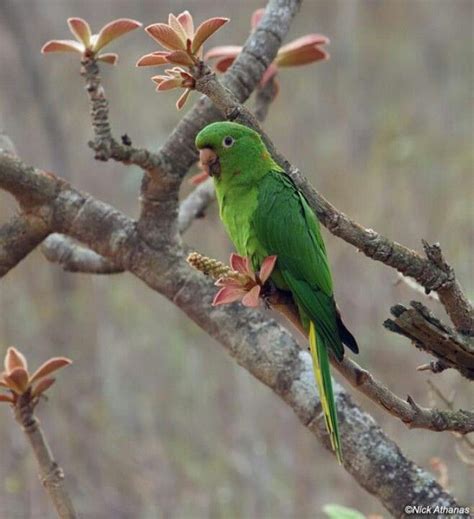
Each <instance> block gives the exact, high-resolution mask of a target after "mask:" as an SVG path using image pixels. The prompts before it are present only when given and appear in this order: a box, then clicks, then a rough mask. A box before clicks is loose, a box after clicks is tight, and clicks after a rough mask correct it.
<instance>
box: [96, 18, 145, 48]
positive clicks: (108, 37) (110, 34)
mask: <svg viewBox="0 0 474 519" xmlns="http://www.w3.org/2000/svg"><path fill="white" fill-rule="evenodd" d="M141 26H142V24H141V23H140V22H137V21H136V20H130V19H129V18H119V19H118V20H113V21H112V22H109V23H108V24H106V25H104V26H103V27H102V29H101V30H100V32H99V34H98V36H97V39H96V40H95V42H94V45H93V51H94V52H98V51H99V50H100V49H102V48H104V47H105V46H106V45H108V44H109V43H110V42H111V41H112V40H115V39H116V38H119V37H120V36H123V35H124V34H126V33H127V32H130V31H133V30H134V29H138V27H141Z"/></svg>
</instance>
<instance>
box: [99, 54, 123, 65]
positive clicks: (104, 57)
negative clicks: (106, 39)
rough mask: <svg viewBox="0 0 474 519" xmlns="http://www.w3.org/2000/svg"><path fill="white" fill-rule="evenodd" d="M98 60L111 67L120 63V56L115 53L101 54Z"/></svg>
mask: <svg viewBox="0 0 474 519" xmlns="http://www.w3.org/2000/svg"><path fill="white" fill-rule="evenodd" d="M97 59H98V60H99V61H103V62H104V63H108V64H109V65H116V64H117V62H118V54H115V52H106V53H105V54H99V56H97Z"/></svg>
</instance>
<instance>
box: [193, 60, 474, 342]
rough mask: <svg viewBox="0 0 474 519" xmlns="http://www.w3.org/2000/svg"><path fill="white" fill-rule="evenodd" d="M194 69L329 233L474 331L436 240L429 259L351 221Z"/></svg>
mask: <svg viewBox="0 0 474 519" xmlns="http://www.w3.org/2000/svg"><path fill="white" fill-rule="evenodd" d="M196 72H197V75H196V77H195V79H196V90H198V91H199V92H201V93H203V94H205V95H207V96H208V97H209V99H211V100H212V102H213V103H214V104H215V105H216V107H217V108H218V109H219V110H220V111H221V113H222V114H223V116H224V117H225V118H226V119H230V120H235V121H238V122H240V123H241V124H245V125H246V126H249V127H251V128H253V129H255V130H256V131H258V132H259V133H260V134H261V135H262V138H263V140H264V142H265V144H266V146H267V148H268V150H269V151H270V153H271V154H272V155H273V157H274V158H275V160H276V161H277V162H278V163H279V164H280V165H281V166H282V167H283V168H284V169H285V171H286V173H287V174H288V175H289V176H290V178H291V179H292V180H293V182H294V183H295V185H296V186H297V187H298V188H299V189H300V190H301V191H302V193H303V194H304V195H305V197H306V199H307V200H308V203H309V204H310V206H311V207H312V209H313V210H314V212H315V213H316V214H317V216H318V219H319V220H320V222H321V223H322V224H323V225H324V226H325V227H327V229H328V230H329V231H330V232H331V233H332V234H334V235H335V236H338V237H340V238H342V239H343V240H344V241H346V242H348V243H350V244H351V245H354V246H355V247H357V249H358V250H360V251H361V252H363V253H364V254H365V255H366V256H368V257H369V258H372V259H374V260H376V261H380V262H382V263H385V264H386V265H388V266H389V267H392V268H394V269H396V270H397V271H398V272H400V273H401V274H403V275H404V276H408V277H412V278H413V279H415V280H416V281H417V282H418V283H420V284H421V285H422V286H423V287H424V288H425V289H426V290H427V291H431V290H436V291H437V292H438V294H439V297H440V300H441V302H442V303H443V305H444V307H445V309H446V311H447V313H448V315H449V316H450V318H451V320H452V321H453V324H454V325H455V326H456V329H457V330H458V331H459V332H460V333H463V334H465V335H472V336H474V310H473V307H472V304H471V303H470V301H469V300H468V299H467V297H466V296H465V295H464V293H463V291H462V289H461V286H460V285H459V283H458V282H457V281H456V278H455V275H454V270H453V269H452V268H451V267H450V266H449V265H448V264H447V263H446V262H445V261H444V258H443V257H442V254H441V249H440V248H439V245H435V246H429V245H427V244H426V243H425V251H426V254H427V258H423V257H422V256H421V255H420V254H418V253H417V252H415V251H413V250H411V249H408V248H407V247H404V246H403V245H400V244H399V243H397V242H394V241H391V240H389V239H388V238H386V237H385V236H382V235H381V234H379V233H377V232H375V231H374V230H372V229H365V228H364V227H362V226H361V225H360V224H358V223H356V222H354V221H353V220H351V219H350V218H349V217H347V216H346V215H345V214H344V213H342V212H341V211H339V210H337V209H336V208H335V207H334V206H333V205H332V204H330V203H329V202H328V201H327V200H326V199H325V198H324V197H323V196H322V195H321V194H320V193H318V192H317V191H316V190H315V189H313V188H312V187H311V185H310V184H309V182H308V180H307V179H306V178H305V177H304V176H303V175H302V173H301V172H300V171H299V170H298V169H297V168H296V167H294V166H292V165H291V164H290V163H289V162H288V161H287V160H286V159H285V158H284V157H283V156H282V155H280V154H279V153H278V152H277V151H276V149H275V146H274V145H273V143H272V141H271V140H270V138H269V137H268V135H266V133H265V132H264V131H263V130H262V128H261V127H260V125H259V123H258V121H257V119H256V118H255V116H254V115H253V114H252V113H251V112H250V111H249V110H248V109H247V108H245V107H244V106H243V105H242V104H241V103H240V102H239V100H238V99H237V97H236V96H234V95H233V94H232V93H231V92H230V91H229V90H228V89H227V88H226V87H225V84H224V82H223V81H222V82H221V81H220V80H219V79H218V78H217V76H216V74H215V73H214V72H212V71H211V70H210V69H209V67H207V66H203V67H201V68H200V69H199V70H198V71H196Z"/></svg>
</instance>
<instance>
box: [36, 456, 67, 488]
mask: <svg viewBox="0 0 474 519" xmlns="http://www.w3.org/2000/svg"><path fill="white" fill-rule="evenodd" d="M63 480H64V471H63V469H62V468H61V467H60V466H59V465H58V464H57V463H56V462H55V461H54V462H53V463H52V464H51V467H50V469H49V471H48V472H47V474H44V475H40V481H41V484H42V485H43V486H44V487H45V488H51V487H60V486H61V485H62V482H63Z"/></svg>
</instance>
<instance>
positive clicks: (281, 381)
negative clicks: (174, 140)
mask: <svg viewBox="0 0 474 519" xmlns="http://www.w3.org/2000/svg"><path fill="white" fill-rule="evenodd" d="M18 168H19V165H18V162H17V161H12V159H11V156H8V155H3V156H2V155H0V184H1V179H2V178H3V177H9V176H10V173H11V172H9V171H8V170H9V169H14V170H18ZM23 173H24V174H22V175H20V176H19V178H20V179H21V182H22V185H23V188H24V189H26V190H28V186H29V185H30V186H31V187H32V189H33V191H36V192H37V185H38V179H37V177H38V176H39V177H40V179H41V180H43V179H46V183H45V182H42V186H43V188H44V196H42V197H41V198H42V199H43V200H45V203H46V204H47V205H48V207H49V209H50V211H49V214H50V215H51V216H50V220H49V221H50V224H51V226H52V229H53V230H54V232H60V233H63V234H66V235H68V236H70V237H71V238H74V239H75V240H78V241H80V242H82V243H83V244H84V245H86V246H87V247H89V248H90V249H91V250H93V251H95V252H96V253H97V254H100V255H102V256H105V257H107V258H109V259H111V260H112V261H113V262H114V263H115V264H118V265H121V266H122V267H123V268H124V269H126V270H128V271H130V272H132V273H133V274H135V275H136V276H137V277H138V278H139V279H141V280H142V281H143V282H144V283H146V284H147V285H148V286H149V287H150V288H152V289H153V290H156V291H157V292H160V293H161V294H163V295H164V296H166V297H167V298H168V299H170V300H171V301H172V302H173V303H174V304H176V305H177V306H178V307H179V308H181V309H182V310H183V311H184V312H185V313H186V314H187V315H188V316H189V317H190V318H191V319H192V320H193V321H195V322H196V323H197V324H198V325H199V326H200V327H202V328H203V329H204V330H206V331H207V332H208V333H209V334H210V335H211V336H213V337H214V338H215V339H216V340H217V341H218V342H219V343H220V344H221V345H223V346H224V347H225V348H226V349H227V350H228V352H229V353H230V355H232V356H233V357H234V358H235V359H236V361H237V362H238V363H239V364H240V365H241V366H243V367H244V368H245V369H247V370H248V371H250V373H252V374H253V375H254V376H255V377H256V378H257V379H258V380H260V381H261V382H263V383H264V384H266V385H267V386H268V387H270V388H271V389H272V390H273V391H275V393H276V394H278V395H279V396H280V397H281V398H282V399H283V400H284V401H285V402H287V404H288V405H290V406H291V407H292V409H293V410H294V412H295V413H296V414H297V416H298V417H299V419H300V420H301V422H302V423H303V424H304V425H305V426H306V427H307V428H308V429H309V430H311V431H312V432H313V433H314V434H315V435H316V436H317V437H318V438H319V439H320V440H321V441H322V442H323V444H324V445H325V446H326V447H327V448H329V439H328V436H327V434H326V430H325V426H324V418H323V416H322V414H321V407H320V402H319V399H318V395H317V391H316V388H315V385H314V379H313V374H312V368H311V360H310V357H309V354H307V353H306V352H303V351H301V350H300V348H299V346H298V345H297V343H296V342H295V341H294V339H293V338H292V337H291V335H290V334H289V333H288V332H287V331H286V330H285V329H284V328H282V327H281V326H280V325H279V324H277V323H276V322H275V321H274V320H272V319H268V318H267V317H266V316H264V315H263V314H261V313H260V312H258V311H251V310H248V309H246V308H244V307H242V306H240V305H231V306H224V307H218V308H213V307H212V306H211V301H212V298H213V296H214V293H215V287H214V285H213V283H212V282H210V281H209V280H208V279H206V278H205V277H204V276H203V275H200V274H199V273H197V272H196V271H194V270H192V269H191V268H190V267H189V265H188V264H187V263H186V261H185V257H184V252H183V250H182V249H181V248H180V247H177V246H176V245H173V244H171V243H168V244H167V246H161V247H159V248H155V247H154V246H153V245H150V244H149V243H147V241H146V239H145V238H144V237H143V236H141V235H140V234H139V232H138V231H137V225H136V222H134V221H133V220H131V219H129V218H128V217H127V216H125V215H124V214H123V213H121V212H119V211H117V210H115V209H114V208H112V207H111V206H109V205H107V204H105V203H103V202H100V201H99V200H96V199H94V198H92V197H91V196H90V195H87V194H85V193H81V192H80V191H78V190H75V189H73V188H71V187H70V186H69V185H67V184H65V183H63V182H61V181H60V180H59V179H57V178H56V177H53V176H44V175H43V174H42V173H41V172H40V171H38V170H34V169H33V168H29V167H27V166H24V167H23ZM37 196H40V193H39V192H37ZM196 301H199V302H200V303H199V304H196ZM335 392H336V399H337V407H338V412H339V417H340V422H341V435H342V438H343V450H344V466H345V468H346V470H348V471H349V472H350V473H351V474H352V475H353V476H354V478H355V479H356V480H357V481H358V483H359V484H360V485H362V486H363V487H364V488H365V489H366V490H367V491H368V492H370V493H372V494H374V495H375V496H376V497H377V498H378V499H379V500H380V501H381V503H382V504H383V505H384V506H385V507H386V508H387V509H388V510H389V511H390V512H391V513H392V514H393V515H394V516H397V517H399V516H402V515H403V509H404V507H405V505H408V504H410V505H413V504H420V505H421V504H423V505H433V506H434V505H443V506H454V505H455V504H456V503H455V500H454V498H453V497H452V496H450V495H449V494H448V493H447V492H446V491H445V490H443V489H442V488H441V487H440V486H439V485H438V483H437V482H436V481H435V479H434V478H433V477H432V476H431V475H430V474H429V473H427V472H425V471H424V470H422V469H421V468H419V467H417V466H416V465H415V464H414V463H413V462H411V461H410V460H408V459H407V458H406V457H405V456H404V455H403V453H402V452H401V451H400V449H399V448H398V447H397V445H396V444H395V443H394V442H393V441H391V440H390V439H389V438H387V436H386V435H385V434H384V433H383V432H382V431H381V429H380V428H379V427H378V426H377V424H376V423H375V421H374V420H373V419H372V418H371V417H370V415H368V414H367V413H365V412H364V411H363V410H362V409H361V408H360V407H358V406H357V405H356V404H354V402H353V401H352V399H351V397H350V396H349V395H348V394H347V393H346V391H345V390H344V389H343V388H342V387H341V386H340V385H339V384H336V385H335ZM387 468H388V469H387Z"/></svg>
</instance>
